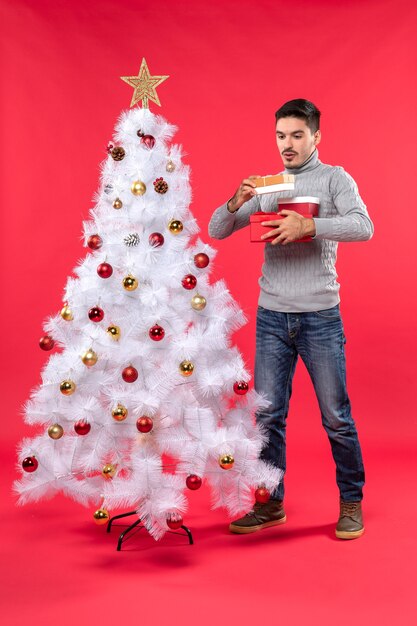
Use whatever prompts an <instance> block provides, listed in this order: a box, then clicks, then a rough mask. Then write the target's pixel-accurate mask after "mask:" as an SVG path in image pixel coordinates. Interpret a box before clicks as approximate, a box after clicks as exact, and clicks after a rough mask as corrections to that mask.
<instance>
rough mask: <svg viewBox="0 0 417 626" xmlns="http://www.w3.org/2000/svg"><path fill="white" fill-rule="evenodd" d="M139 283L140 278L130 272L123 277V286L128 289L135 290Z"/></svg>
mask: <svg viewBox="0 0 417 626" xmlns="http://www.w3.org/2000/svg"><path fill="white" fill-rule="evenodd" d="M138 285H139V283H138V279H137V278H135V277H134V276H131V275H130V274H129V276H126V277H125V278H124V279H123V287H124V288H125V289H126V291H135V289H137V288H138Z"/></svg>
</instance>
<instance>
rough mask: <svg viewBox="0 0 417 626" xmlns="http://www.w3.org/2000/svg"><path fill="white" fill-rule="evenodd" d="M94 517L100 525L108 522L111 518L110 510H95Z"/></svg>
mask: <svg viewBox="0 0 417 626" xmlns="http://www.w3.org/2000/svg"><path fill="white" fill-rule="evenodd" d="M93 517H94V521H95V523H96V524H98V525H99V526H100V525H102V524H107V522H108V521H109V519H110V515H109V512H108V511H107V510H106V509H98V510H97V511H95V513H94V515H93Z"/></svg>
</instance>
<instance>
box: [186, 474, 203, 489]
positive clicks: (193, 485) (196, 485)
mask: <svg viewBox="0 0 417 626" xmlns="http://www.w3.org/2000/svg"><path fill="white" fill-rule="evenodd" d="M185 482H186V485H187V487H188V489H191V491H196V490H197V489H200V487H201V483H202V482H203V481H202V480H201V478H200V476H197V475H196V474H190V475H189V476H187V480H186V481H185Z"/></svg>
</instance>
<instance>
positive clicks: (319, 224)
mask: <svg viewBox="0 0 417 626" xmlns="http://www.w3.org/2000/svg"><path fill="white" fill-rule="evenodd" d="M313 220H314V224H315V226H316V234H315V237H314V239H326V237H332V236H333V230H334V229H333V224H332V220H329V219H328V218H326V217H313Z"/></svg>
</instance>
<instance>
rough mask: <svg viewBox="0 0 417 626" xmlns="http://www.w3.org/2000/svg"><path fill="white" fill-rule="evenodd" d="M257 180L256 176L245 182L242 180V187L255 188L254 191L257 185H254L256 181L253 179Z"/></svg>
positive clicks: (246, 179)
mask: <svg viewBox="0 0 417 626" xmlns="http://www.w3.org/2000/svg"><path fill="white" fill-rule="evenodd" d="M254 178H257V177H256V176H251V177H250V178H245V180H242V184H241V186H242V187H245V186H246V187H253V188H254V189H255V188H256V184H255V183H254V181H253V180H252V179H254Z"/></svg>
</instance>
